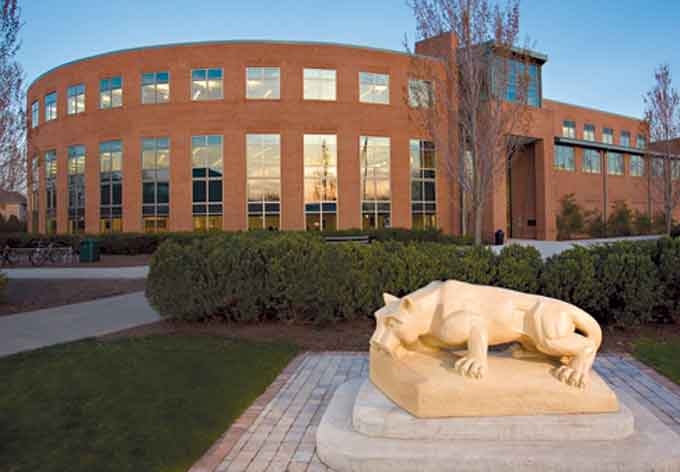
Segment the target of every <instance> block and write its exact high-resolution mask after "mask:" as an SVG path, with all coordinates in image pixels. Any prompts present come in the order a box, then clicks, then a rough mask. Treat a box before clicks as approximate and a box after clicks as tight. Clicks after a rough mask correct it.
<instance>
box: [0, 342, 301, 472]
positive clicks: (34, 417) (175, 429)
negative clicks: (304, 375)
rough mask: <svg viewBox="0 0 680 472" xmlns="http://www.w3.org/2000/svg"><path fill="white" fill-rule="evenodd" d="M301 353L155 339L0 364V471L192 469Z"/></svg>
mask: <svg viewBox="0 0 680 472" xmlns="http://www.w3.org/2000/svg"><path fill="white" fill-rule="evenodd" d="M295 353H296V348H295V347H293V346H291V345H286V344H281V343H278V344H262V343H253V342H243V341H232V340H225V339H220V338H213V337H208V336H153V337H148V338H133V339H121V340H116V341H95V340H88V341H83V342H77V343H72V344H66V345H62V346H56V347H51V348H46V349H42V350H40V351H36V352H32V353H26V354H19V355H15V356H12V357H8V358H4V359H0V379H1V380H0V471H2V472H20V471H69V472H76V471H98V472H101V471H116V472H122V471H135V472H138V471H139V472H141V471H178V472H179V471H186V470H187V469H188V468H189V467H190V466H191V464H193V462H195V461H196V460H197V459H198V458H199V457H200V456H201V454H202V453H203V452H204V451H205V450H206V449H207V448H208V447H209V446H210V445H211V444H212V443H213V442H214V441H215V440H216V439H217V438H218V437H219V436H220V435H221V434H222V433H223V432H224V431H225V430H226V429H227V428H228V427H229V425H230V424H231V423H232V422H233V421H234V420H235V419H236V418H237V417H238V416H239V415H240V413H241V412H243V410H245V409H246V408H247V407H248V406H249V405H250V403H252V402H253V400H255V398H257V396H258V395H260V394H261V393H262V392H263V391H264V390H265V388H266V387H267V386H268V385H269V384H270V383H271V382H272V381H273V380H274V378H275V377H276V375H277V374H278V373H279V372H280V371H281V369H282V368H283V367H284V366H285V365H286V364H287V363H288V361H289V360H290V359H291V358H292V357H293V356H294V355H295Z"/></svg>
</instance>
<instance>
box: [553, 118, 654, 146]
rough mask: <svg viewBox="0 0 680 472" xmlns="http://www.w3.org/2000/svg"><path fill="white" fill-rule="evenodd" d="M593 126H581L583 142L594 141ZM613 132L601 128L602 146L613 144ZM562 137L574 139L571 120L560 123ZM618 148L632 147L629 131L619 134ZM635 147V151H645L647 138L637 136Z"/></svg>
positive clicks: (574, 130) (640, 135) (574, 123)
mask: <svg viewBox="0 0 680 472" xmlns="http://www.w3.org/2000/svg"><path fill="white" fill-rule="evenodd" d="M595 131H596V128H595V125H593V124H589V123H586V124H584V125H583V140H584V141H595V140H596V138H595ZM614 135H615V132H614V130H613V129H612V128H606V127H603V128H602V135H601V140H602V143H604V144H614V141H615V139H614ZM562 137H564V138H571V139H577V138H576V122H575V121H572V120H565V121H563V122H562ZM618 145H619V146H623V147H632V144H631V137H630V132H629V131H625V130H623V131H621V133H620V134H619V142H618ZM635 147H636V148H637V149H645V148H646V147H647V138H646V137H645V135H644V134H638V135H637V139H636V142H635Z"/></svg>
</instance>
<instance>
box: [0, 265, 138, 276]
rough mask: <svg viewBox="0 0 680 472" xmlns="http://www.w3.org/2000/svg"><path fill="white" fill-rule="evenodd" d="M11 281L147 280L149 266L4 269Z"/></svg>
mask: <svg viewBox="0 0 680 472" xmlns="http://www.w3.org/2000/svg"><path fill="white" fill-rule="evenodd" d="M2 272H3V273H4V274H5V275H7V277H9V278H10V279H145V278H146V276H147V275H148V274H149V266H135V267H82V268H81V267H35V268H23V269H3V270H2Z"/></svg>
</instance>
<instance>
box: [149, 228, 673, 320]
mask: <svg viewBox="0 0 680 472" xmlns="http://www.w3.org/2000/svg"><path fill="white" fill-rule="evenodd" d="M678 267H680V240H672V239H663V240H660V241H658V242H645V243H617V244H612V245H608V246H601V247H596V248H592V249H585V248H575V249H572V250H569V251H566V252H563V253H562V254H560V255H557V256H554V257H552V258H550V259H548V260H547V261H545V262H544V261H543V260H542V259H541V257H540V255H539V253H538V252H537V251H536V250H535V249H534V248H525V247H520V246H514V245H513V246H508V247H505V248H504V249H503V250H502V252H501V253H500V254H499V255H495V254H494V253H493V252H491V251H490V250H488V249H485V248H482V247H471V246H457V245H452V244H441V243H431V242H410V243H403V242H397V241H386V242H376V243H373V244H371V245H355V244H334V245H328V244H324V243H322V242H321V241H320V240H319V239H316V238H309V237H305V236H304V235H301V234H295V233H288V234H283V235H279V237H275V238H272V237H259V238H258V237H257V236H255V235H252V234H240V235H219V236H214V237H210V238H203V239H194V240H192V241H191V242H190V243H188V244H180V243H178V242H177V241H167V242H165V243H164V244H162V245H161V246H160V247H159V249H158V250H157V251H156V253H155V254H154V256H153V257H152V260H151V270H150V274H149V278H148V280H147V296H148V298H149V300H150V301H151V303H152V304H153V305H154V306H155V307H156V308H158V310H159V311H160V313H161V314H162V315H163V316H172V317H178V318H183V319H190V320H201V319H205V318H210V317H221V318H224V319H227V320H232V321H261V320H265V319H284V320H291V321H296V322H316V323H323V322H329V321H334V320H341V319H353V318H356V317H362V316H370V315H371V314H372V313H373V312H374V311H375V310H376V309H377V308H379V307H380V306H381V304H382V297H381V295H382V293H383V292H390V293H392V294H395V295H398V296H401V295H404V294H406V293H409V292H411V291H413V290H416V289H417V288H419V287H421V286H423V285H425V284H427V283H429V282H430V281H432V280H437V279H459V280H464V281H468V282H472V283H479V284H489V285H496V286H500V287H507V288H511V289H515V290H521V291H525V292H531V293H539V294H545V295H547V296H551V297H556V298H560V299H563V300H566V301H568V302H571V303H574V304H576V305H578V306H580V307H582V308H584V309H585V310H587V311H588V312H590V313H591V314H593V315H594V316H595V317H596V318H597V319H598V320H599V321H600V322H602V323H603V324H631V323H645V322H650V321H655V320H661V319H669V318H671V317H673V316H674V315H676V316H677V314H678V312H679V311H680V305H679V302H680V271H678Z"/></svg>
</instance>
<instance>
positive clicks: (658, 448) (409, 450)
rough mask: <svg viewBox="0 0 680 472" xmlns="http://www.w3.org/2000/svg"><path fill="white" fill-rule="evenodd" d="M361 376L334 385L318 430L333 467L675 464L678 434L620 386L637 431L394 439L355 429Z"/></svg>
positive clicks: (623, 471) (585, 469)
mask: <svg viewBox="0 0 680 472" xmlns="http://www.w3.org/2000/svg"><path fill="white" fill-rule="evenodd" d="M363 382H364V379H355V380H352V381H350V382H347V383H345V384H344V385H342V386H341V387H340V388H338V390H337V391H336V393H335V395H334V397H333V399H332V400H331V402H330V404H329V406H328V409H327V410H326V412H325V414H324V416H323V418H322V420H321V424H320V425H319V428H318V430H317V454H318V455H319V458H320V459H321V460H322V461H323V462H324V463H325V464H326V465H328V466H329V467H330V468H331V469H332V470H334V471H336V472H364V471H365V472H401V471H420V472H444V471H489V470H499V471H522V472H528V471H548V470H549V471H560V472H568V471H574V472H577V471H578V472H590V471H593V472H595V471H612V472H613V471H616V472H642V471H645V472H651V471H655V472H660V471H667V472H671V471H674V472H677V471H680V436H678V435H677V434H676V433H674V432H673V431H672V430H671V429H670V428H668V427H667V426H666V425H664V424H663V423H662V422H661V421H660V420H659V419H657V418H656V417H655V416H654V415H653V414H652V413H651V412H649V411H648V410H647V409H646V408H644V407H643V406H642V405H640V404H639V403H638V402H637V401H635V400H634V399H633V398H631V397H630V396H628V395H627V394H625V393H624V392H618V395H619V400H620V402H621V404H622V405H625V406H626V407H627V410H629V411H630V412H631V413H632V415H633V416H634V418H635V432H633V433H632V434H630V435H628V436H627V437H626V438H624V439H618V440H607V441H604V440H600V441H593V440H576V439H573V438H572V439H573V440H563V438H560V440H541V441H537V440H499V439H491V440H488V439H484V440H481V439H480V440H476V439H393V438H386V437H376V436H368V435H365V434H362V433H359V432H357V431H356V430H355V429H354V426H353V413H354V407H355V403H356V399H357V395H358V394H359V390H360V388H361V386H362V384H363ZM622 411H626V410H625V409H622ZM565 417H566V418H572V417H576V415H565ZM457 420H460V418H458V419H457ZM463 420H471V419H468V418H465V419H463ZM442 421H446V420H442ZM414 430H415V428H414ZM400 434H401V433H400ZM551 434H553V433H551ZM415 435H416V436H418V435H422V433H420V432H417V433H415ZM429 436H430V437H431V436H432V435H431V433H430V434H429Z"/></svg>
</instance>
